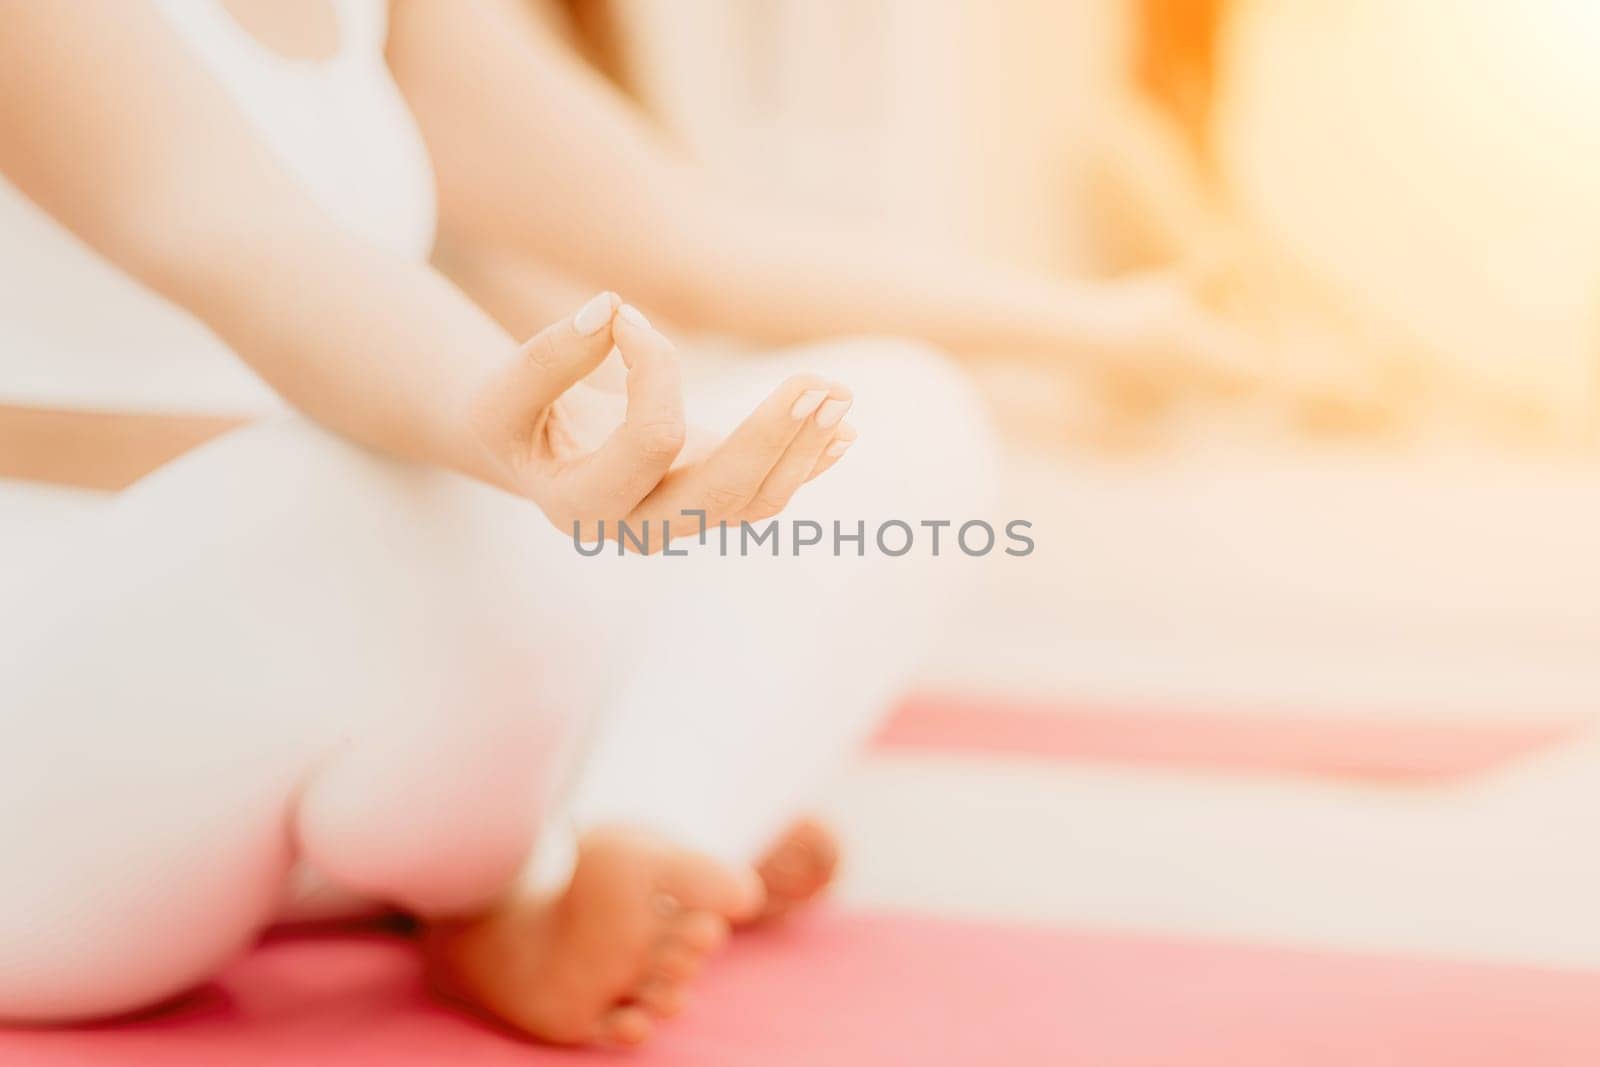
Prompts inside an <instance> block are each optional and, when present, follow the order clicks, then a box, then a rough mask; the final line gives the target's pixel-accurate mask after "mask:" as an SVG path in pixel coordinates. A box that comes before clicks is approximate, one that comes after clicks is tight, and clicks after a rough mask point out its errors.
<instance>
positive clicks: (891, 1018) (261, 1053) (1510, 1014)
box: [0, 914, 1600, 1067]
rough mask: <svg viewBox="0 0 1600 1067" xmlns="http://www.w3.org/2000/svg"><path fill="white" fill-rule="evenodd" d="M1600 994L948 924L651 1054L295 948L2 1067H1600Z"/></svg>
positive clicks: (794, 941)
mask: <svg viewBox="0 0 1600 1067" xmlns="http://www.w3.org/2000/svg"><path fill="white" fill-rule="evenodd" d="M1597 1003H1600V975H1597V974H1581V973H1567V972H1561V971H1551V970H1537V969H1530V968H1512V967H1492V966H1471V965H1464V964H1445V963H1430V962H1422V961H1416V960H1399V959H1383V958H1376V957H1369V956H1346V955H1337V954H1329V953H1315V952H1295V951H1283V950H1275V949H1266V948H1244V947H1239V946H1232V945H1218V944H1206V943H1198V942H1188V941H1167V940H1158V939H1152V938H1131V937H1118V936H1111V935H1084V934H1075V933H1067V932H1060V931H1050V930H1038V929H1025V928H1015V927H991V926H983V925H977V924H968V923H955V922H945V921H936V920H929V919H913V918H904V917H901V918H887V917H872V916H859V915H857V916H844V915H837V914H835V915H821V916H814V917H811V918H809V919H806V920H802V921H801V922H800V923H799V924H798V925H795V926H792V927H790V928H788V929H785V930H781V931H774V932H769V933H764V934H755V935H744V936H741V937H738V938H736V939H735V943H734V945H733V946H732V948H731V949H730V950H729V951H728V953H727V954H726V955H725V956H724V957H723V958H722V959H720V960H719V961H718V962H717V963H716V964H715V965H714V966H713V967H712V968H711V969H710V970H709V972H708V973H707V975H706V976H705V978H704V980H703V981H702V982H701V984H700V987H699V989H698V990H697V995H696V999H695V1002H694V1004H693V1005H692V1006H691V1008H690V1010H689V1011H688V1012H687V1013H686V1014H685V1015H684V1016H683V1017H682V1018H680V1019H678V1020H676V1021H674V1022H672V1023H670V1024H668V1025H667V1026H665V1027H664V1028H663V1031H662V1034H661V1036H660V1038H659V1040H658V1041H657V1042H656V1043H655V1044H654V1045H653V1046H652V1047H650V1048H648V1049H645V1050H643V1051H642V1052H640V1053H637V1054H619V1055H616V1056H609V1055H594V1054H585V1053H568V1052H558V1051H553V1050H550V1049H542V1048H536V1047H533V1046H530V1045H527V1044H525V1043H522V1042H520V1041H518V1040H515V1039H513V1038H511V1037H508V1036H506V1035H504V1034H501V1033H498V1032H495V1031H493V1030H491V1029H489V1028H487V1027H485V1026H482V1025H480V1024H478V1023H476V1022H473V1021H471V1020H469V1019H466V1018H463V1017H460V1016H457V1015H455V1014H452V1013H451V1012H449V1011H447V1010H445V1009H444V1008H442V1007H440V1006H438V1005H436V1004H434V1003H433V1002H432V1001H430V1000H429V999H428V997H427V996H426V995H425V993H424V992H423V987H422V982H421V979H420V975H419V969H418V964H417V957H416V954H415V952H414V951H413V948H412V946H411V945H410V944H409V943H406V942H403V941H400V940H392V939H387V938H382V937H378V936H365V937H362V936H348V935H347V936H341V937H324V938H309V939H307V938H300V939H294V938H278V939H275V940H271V941H269V942H267V943H266V944H265V945H264V946H263V947H261V948H260V949H258V950H257V951H256V952H254V953H253V954H251V955H250V956H248V957H247V958H245V959H244V960H242V961H240V962H239V963H237V964H236V965H234V966H233V967H232V968H230V969H229V970H228V972H227V974H226V975H225V977H224V978H223V979H222V981H221V983H220V984H219V985H218V986H216V987H213V988H211V989H209V990H207V991H206V992H204V993H202V994H200V995H197V996H196V997H195V998H193V999H191V1000H190V1001H189V1002H188V1003H187V1004H185V1005H182V1006H180V1007H178V1008H176V1009H174V1010H171V1011H169V1012H167V1013H165V1014H161V1015H156V1016H153V1017H150V1018H147V1019H144V1020H142V1021H138V1022H131V1023H123V1024H120V1025H111V1026H99V1027H91V1028H85V1029H78V1030H56V1031H17V1032H9V1033H7V1032H3V1031H0V1067H67V1065H81V1064H116V1065H118V1067H221V1065H226V1067H288V1065H312V1064H315V1065H318V1067H324V1065H326V1067H338V1065H346V1067H378V1065H382V1067H422V1065H425V1064H426V1065H438V1064H450V1065H452V1067H500V1065H504V1067H511V1065H517V1067H548V1065H552V1064H557V1063H575V1064H581V1063H595V1062H612V1061H613V1060H614V1061H615V1062H619V1063H627V1064H630V1065H633V1067H818V1065H823V1064H826V1065H830V1067H941V1065H961V1067H987V1065H989V1064H1014V1065H1017V1067H1164V1065H1171V1067H1291V1065H1292V1067H1350V1065H1355V1064H1362V1065H1366V1064H1395V1065H1404V1067H1446V1065H1448V1067H1506V1065H1508V1064H1528V1065H1538V1067H1593V1065H1594V1064H1596V1063H1600V1015H1597V1014H1596V1012H1595V1010H1594V1007H1595V1005H1596V1004H1597Z"/></svg>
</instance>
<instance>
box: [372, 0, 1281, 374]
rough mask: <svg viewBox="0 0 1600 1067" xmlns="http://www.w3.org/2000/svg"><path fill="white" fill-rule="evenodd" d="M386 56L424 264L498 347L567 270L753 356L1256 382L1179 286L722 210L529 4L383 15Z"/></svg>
mask: <svg viewBox="0 0 1600 1067" xmlns="http://www.w3.org/2000/svg"><path fill="white" fill-rule="evenodd" d="M389 61H390V65H391V67H392V68H393V70H394V73H395V76H396V78H397V80H398V81H399V83H400V85H401V88H402V89H403V90H404V92H405V93H406V95H407V97H408V99H409V101H410V103H411V106H412V109H413V111H414V112H415V114H416V115H417V118H418V121H419V123H420V124H421V127H422V130H423V134H424V137H425V138H426V139H427V141H428V144H429V147H430V149H431V151H432V155H433V158H434V164H435V168H436V172H437V177H438V182H439V195H440V205H441V220H440V221H441V225H440V236H439V245H438V251H437V260H438V262H439V264H440V266H441V267H442V268H443V269H444V270H446V271H447V272H448V273H449V274H450V275H451V276H452V277H453V278H454V279H455V280H456V281H457V282H458V283H459V284H461V285H462V286H463V287H464V288H466V289H467V290H468V292H470V293H471V294H472V295H473V296H474V297H475V298H476V299H477V300H478V301H479V302H480V303H482V304H483V305H484V306H485V307H488V308H489V309H491V310H492V311H493V312H494V313H495V314H496V315H497V316H499V317H500V319H501V321H502V322H504V323H505V324H506V325H507V326H508V327H509V328H510V329H511V330H512V331H513V332H517V331H519V330H522V329H524V328H525V327H526V326H528V325H531V324H533V323H536V322H539V321H543V320H544V319H546V318H548V308H546V307H545V306H543V304H542V303H541V297H540V293H541V291H543V292H544V293H546V296H545V299H549V298H550V296H549V294H550V292H551V290H550V289H549V288H547V287H548V286H549V285H550V283H551V280H552V278H554V277H564V278H567V279H569V280H570V279H581V280H582V281H583V282H584V283H585V284H587V285H589V286H606V287H610V288H615V289H617V290H619V291H621V292H625V293H627V294H628V295H629V297H630V299H635V300H637V301H639V302H640V303H642V304H645V305H646V306H648V307H650V308H651V309H652V310H653V311H655V312H659V313H660V314H661V315H663V316H664V317H667V318H670V319H671V320H673V321H674V322H676V323H677V324H679V325H680V326H683V327H686V328H688V329H692V330H698V331H704V332H708V333H717V334H725V335H733V336H737V337H740V338H743V339H746V340H749V341H752V342H756V343H763V344H773V345H778V344H788V343H793V342H801V341H807V340H812V339H816V338H820V337H825V336H833V335H841V334H893V335H898V336H904V337H913V338H920V339H923V340H926V341H928V342H930V343H932V344H935V345H938V346H940V347H942V348H946V349H949V350H952V351H955V352H957V353H961V354H969V355H983V354H991V353H992V354H1001V355H1009V356H1018V355H1022V356H1038V357H1043V358H1046V359H1050V360H1055V361H1057V362H1061V363H1065V364H1068V365H1070V366H1073V367H1075V368H1077V369H1081V370H1085V371H1089V372H1092V373H1102V374H1104V375H1105V376H1106V378H1107V379H1108V380H1122V381H1127V382H1137V383H1139V384H1140V386H1141V387H1155V388H1158V389H1167V388H1186V387H1194V386H1205V387H1219V388H1223V389H1237V388H1240V387H1242V386H1247V385H1250V384H1254V383H1256V382H1257V381H1259V380H1260V379H1261V377H1262V370H1261V366H1260V364H1259V363H1258V362H1257V361H1256V359H1255V357H1254V353H1253V352H1252V351H1251V349H1250V348H1249V346H1247V345H1245V344H1244V343H1243V342H1242V340H1241V339H1240V338H1239V337H1238V336H1236V335H1234V334H1233V333H1231V332H1230V331H1228V330H1227V329H1225V328H1224V327H1223V326H1221V325H1220V324H1219V323H1218V322H1216V321H1215V320H1213V319H1212V318H1211V317H1210V316H1209V315H1208V314H1206V313H1205V312H1204V311H1202V310H1201V308H1200V307H1199V306H1198V305H1197V304H1195V303H1194V302H1193V301H1191V300H1190V299H1189V297H1188V295H1187V293H1186V290H1185V289H1184V287H1183V286H1181V285H1180V284H1178V283H1177V282H1176V281H1169V280H1165V279H1145V280H1141V281H1138V282H1133V283H1110V284H1096V283H1076V284H1074V283H1067V282H1064V281H1059V280H1051V279H1047V278H1043V277H1039V276H1036V275H1031V274H1026V273H1022V272H1011V271H1006V270H1002V269H997V268H992V267H987V266H981V265H979V264H976V263H962V262H958V261H956V262H952V261H935V260H932V259H930V258H929V257H927V256H925V255H923V254H922V253H920V252H912V251H910V250H907V249H902V248H900V247H898V246H896V245H894V244H892V243H889V242H884V241H874V240H870V239H867V238H864V237H863V236H861V235H860V234H856V233H851V232H843V231H841V232H833V233H824V232H818V231H817V230H816V229H815V228H814V227H813V226H810V225H797V224H796V222H795V221H793V220H786V219H784V218H782V217H779V216H778V215H777V214H776V213H772V212H765V211H763V210H762V209H760V208H759V207H757V206H755V205H749V204H743V203H736V202H734V201H732V200H731V199H730V198H726V197H723V196H720V195H719V192H718V190H715V189H714V188H713V187H712V183H711V182H710V181H709V180H708V179H707V177H706V176H705V175H704V174H702V173H700V172H699V171H697V170H696V169H695V168H694V167H693V166H692V165H691V164H690V163H688V162H687V161H685V160H683V159H681V158H680V157H678V156H677V155H675V154H674V152H673V151H672V150H671V148H670V147H669V146H668V145H666V144H665V143H664V142H663V141H662V139H661V138H660V136H659V135H658V134H657V132H656V131H655V130H654V129H653V128H652V127H651V126H650V125H649V123H648V122H647V121H646V120H645V119H644V117H643V116H642V115H641V114H640V113H639V112H638V110H637V109H636V108H635V107H634V106H633V105H632V104H631V103H630V102H629V101H628V100H627V99H626V98H625V97H624V96H623V95H622V94H621V93H620V92H619V91H618V90H617V89H616V88H615V87H614V86H612V85H611V84H610V83H608V82H607V81H606V80H605V79H604V78H603V77H601V76H600V75H599V74H598V73H597V72H596V71H595V70H594V69H593V68H591V67H590V66H589V65H588V64H586V63H585V62H584V61H583V60H582V59H581V58H580V57H579V56H578V55H576V54H575V53H574V51H573V49H572V48H571V47H570V45H569V44H568V43H567V42H566V41H564V40H563V39H562V37H561V35H560V33H559V32H557V31H556V30H555V29H554V28H553V27H551V26H550V25H548V24H545V23H541V21H540V20H539V19H538V18H536V17H534V15H533V14H532V13H531V12H530V10H529V7H528V5H527V3H526V0H478V2H475V3H472V4H458V3H453V2H451V0H397V2H396V4H395V12H394V18H393V21H392V25H391V32H390V41H389Z"/></svg>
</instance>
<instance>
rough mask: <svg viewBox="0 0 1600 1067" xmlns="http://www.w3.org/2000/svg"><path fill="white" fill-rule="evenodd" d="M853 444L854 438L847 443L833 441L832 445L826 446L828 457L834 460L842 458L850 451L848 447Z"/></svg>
mask: <svg viewBox="0 0 1600 1067" xmlns="http://www.w3.org/2000/svg"><path fill="white" fill-rule="evenodd" d="M855 443H856V439H855V438H854V437H852V438H850V440H848V441H835V442H834V443H833V444H831V445H829V446H828V455H830V456H833V457H835V458H837V457H839V456H842V455H844V454H845V453H846V452H848V451H850V446H851V445H853V444H855Z"/></svg>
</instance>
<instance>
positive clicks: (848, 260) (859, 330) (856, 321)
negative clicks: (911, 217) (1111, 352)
mask: <svg viewBox="0 0 1600 1067" xmlns="http://www.w3.org/2000/svg"><path fill="white" fill-rule="evenodd" d="M717 215H720V216H722V217H721V218H718V217H716V216H717ZM755 216H756V212H754V211H752V212H751V213H750V214H749V215H748V216H745V217H737V216H730V215H729V213H728V212H727V211H726V209H723V210H721V211H718V212H716V213H713V212H712V211H706V212H704V213H703V215H702V217H703V218H704V220H705V221H704V222H703V224H702V225H701V226H700V227H699V230H698V233H697V234H696V235H694V236H693V237H691V238H689V240H690V243H691V246H692V247H693V249H694V251H693V254H692V255H691V256H689V257H688V260H689V262H690V263H691V264H692V265H693V266H692V269H691V270H690V272H689V276H690V278H691V279H692V281H693V284H692V287H691V289H690V292H691V296H690V299H691V301H692V305H691V306H690V307H689V308H687V309H686V310H685V312H684V314H685V316H686V318H687V320H688V322H689V323H690V324H692V325H694V326H696V327H699V328H702V329H708V330H712V331H716V332H723V333H730V334H736V335H739V336H743V337H749V338H752V339H756V340H759V341H763V342H767V343H773V344H784V343H791V342H798V341H806V340H811V339H814V338H816V337H818V336H827V335H838V334H863V333H864V334H892V335H897V336H902V337H917V338H921V339H923V340H925V341H928V342H930V343H932V344H935V345H938V346H940V347H942V348H947V349H950V350H953V351H957V352H962V353H971V354H978V355H982V354H992V353H1011V354H1024V355H1026V354H1030V353H1050V354H1052V355H1055V356H1061V355H1063V354H1067V355H1071V354H1072V353H1070V352H1069V353H1063V351H1062V350H1063V348H1064V347H1065V348H1072V347H1078V348H1080V349H1081V353H1080V354H1081V355H1082V356H1083V358H1085V359H1088V358H1092V357H1093V354H1094V352H1095V351H1096V349H1097V348H1098V347H1099V346H1100V345H1101V344H1103V343H1104V341H1105V339H1106V336H1107V331H1108V330H1109V329H1110V328H1111V327H1112V325H1113V323H1112V322H1111V321H1110V318H1109V316H1108V315H1107V314H1106V309H1105V308H1104V307H1103V306H1102V305H1101V303H1100V298H1101V295H1102V293H1103V291H1104V287H1103V286H1100V285H1096V284H1095V283H1087V282H1085V283H1071V282H1066V281H1060V280H1054V279H1048V278H1042V277H1040V276H1038V275H1035V274H1031V273H1028V272H1025V271H1018V270H1010V269H1007V268H1003V267H997V266H992V265H986V264H983V263H981V262H977V261H970V262H963V261H961V260H959V259H957V258H955V257H945V256H939V255H937V254H923V253H920V252H918V251H916V250H913V249H910V248H907V247H905V246H902V245H899V244H896V243H894V242H893V241H892V240H890V239H888V238H885V237H879V236H876V235H864V234H861V233H859V232H852V231H845V230H840V229H835V230H834V231H833V232H827V231H826V230H825V229H824V228H812V227H806V228H800V227H796V226H795V225H794V224H793V223H786V222H784V221H782V220H777V219H774V218H761V219H759V220H757V219H756V218H755Z"/></svg>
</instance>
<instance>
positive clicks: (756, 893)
mask: <svg viewBox="0 0 1600 1067" xmlns="http://www.w3.org/2000/svg"><path fill="white" fill-rule="evenodd" d="M659 888H660V890H661V891H662V892H664V893H668V894H670V895H671V896H672V897H673V898H675V899H676V900H677V901H678V902H679V903H681V904H682V905H683V907H684V908H685V909H686V910H690V911H709V912H713V913H715V914H717V915H721V916H723V917H724V918H726V919H730V920H734V921H738V920H740V919H742V918H745V917H747V916H750V915H753V914H755V913H756V912H758V911H760V909H761V905H762V902H763V901H764V900H765V898H766V887H765V886H764V885H763V884H762V881H761V877H760V876H759V875H758V874H756V872H755V871H753V870H751V869H750V868H748V867H742V866H735V867H730V866H727V865H725V864H723V863H721V862H720V861H718V860H714V859H712V858H711V857H709V856H703V855H701V854H699V853H696V852H674V853H673V854H671V855H670V856H669V857H668V858H667V860H666V863H665V866H664V867H663V869H662V872H661V879H660V886H659Z"/></svg>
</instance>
